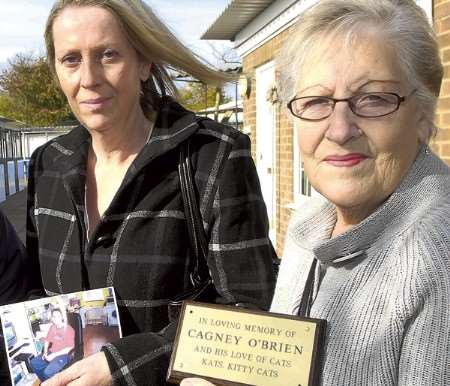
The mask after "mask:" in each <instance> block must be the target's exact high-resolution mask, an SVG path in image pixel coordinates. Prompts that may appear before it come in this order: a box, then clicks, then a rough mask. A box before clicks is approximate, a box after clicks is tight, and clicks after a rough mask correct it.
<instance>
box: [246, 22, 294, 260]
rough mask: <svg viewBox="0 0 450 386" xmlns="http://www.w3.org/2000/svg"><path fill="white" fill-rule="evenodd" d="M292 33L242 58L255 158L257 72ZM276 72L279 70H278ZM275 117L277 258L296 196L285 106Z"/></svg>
mask: <svg viewBox="0 0 450 386" xmlns="http://www.w3.org/2000/svg"><path fill="white" fill-rule="evenodd" d="M288 34H289V30H286V31H284V32H282V33H281V34H279V35H277V36H276V37H275V38H273V39H271V40H270V41H268V42H267V43H266V44H264V45H262V46H261V47H259V48H258V49H256V50H255V51H253V52H252V53H250V54H249V55H247V56H246V57H244V59H243V71H244V73H245V75H247V76H248V77H249V78H250V79H251V93H250V96H249V98H248V99H244V126H245V127H246V128H248V129H250V130H251V138H252V154H253V157H254V158H255V149H256V79H255V70H256V68H258V67H259V66H261V65H263V64H265V63H267V62H270V61H271V60H273V59H275V57H276V56H277V54H278V52H279V50H280V48H281V46H282V44H283V42H284V40H285V39H286V37H287V36H288ZM275 72H276V73H277V72H278V69H277V68H275ZM275 114H276V123H277V124H276V126H277V127H276V149H277V150H276V153H277V158H276V161H275V165H274V167H275V181H274V182H275V184H276V212H277V219H276V227H277V229H276V233H277V245H276V246H275V247H276V250H277V253H278V255H279V256H280V255H281V252H282V250H283V245H284V235H285V233H286V229H287V225H288V222H289V217H290V212H291V210H290V209H288V208H287V207H286V206H287V205H288V204H291V203H292V202H293V200H294V196H293V167H294V160H293V129H292V125H291V123H290V121H289V120H288V111H287V109H286V107H285V104H280V103H278V104H275Z"/></svg>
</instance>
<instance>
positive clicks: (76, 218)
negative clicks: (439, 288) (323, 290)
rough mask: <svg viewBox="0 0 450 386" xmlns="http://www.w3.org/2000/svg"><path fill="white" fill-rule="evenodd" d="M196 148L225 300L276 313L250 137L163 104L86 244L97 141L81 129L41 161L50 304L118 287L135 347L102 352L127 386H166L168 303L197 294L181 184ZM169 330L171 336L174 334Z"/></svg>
mask: <svg viewBox="0 0 450 386" xmlns="http://www.w3.org/2000/svg"><path fill="white" fill-rule="evenodd" d="M187 138H192V140H191V152H192V164H193V170H194V171H195V182H196V185H197V190H198V192H199V198H198V199H199V203H200V211H201V213H202V218H203V222H204V227H205V231H206V234H207V236H208V238H209V256H208V265H209V269H210V271H211V275H212V278H213V281H214V284H215V286H216V289H217V291H218V293H219V294H220V296H221V297H223V299H222V300H221V301H224V302H231V303H235V302H249V303H253V304H256V305H257V306H259V307H260V308H263V309H266V308H268V307H269V304H270V300H271V297H272V292H273V287H274V274H273V270H272V258H273V257H274V251H273V248H272V245H271V243H270V241H269V239H268V221H267V215H266V208H265V205H264V202H263V200H262V196H261V191H260V186H259V181H258V177H257V174H256V170H255V167H254V164H253V161H252V159H251V156H250V151H249V147H250V141H249V139H248V137H247V136H245V135H243V134H242V133H240V132H238V131H236V130H234V129H233V128H231V127H228V126H224V125H220V124H217V123H216V122H213V121H211V120H203V121H201V122H199V121H198V119H197V118H196V117H195V115H194V114H193V113H190V112H187V111H186V110H184V109H183V108H181V107H180V106H179V105H178V104H176V103H175V102H173V101H171V100H168V99H166V100H165V101H164V103H163V104H162V107H161V111H160V113H159V116H158V120H157V123H156V125H155V129H154V130H153V134H152V138H151V139H150V141H149V142H148V144H147V145H146V146H145V147H144V149H143V150H142V151H141V153H140V154H139V155H138V157H137V158H136V159H135V161H134V162H133V164H132V165H131V166H130V168H129V170H128V172H127V174H126V175H125V177H124V181H123V183H122V185H121V186H120V188H119V190H118V192H117V194H116V196H115V198H114V200H113V202H112V203H111V205H110V207H109V208H108V209H107V211H106V212H105V214H104V215H103V217H102V219H101V222H100V224H99V225H98V227H97V228H96V229H95V230H94V232H93V234H92V236H91V238H90V240H87V239H86V224H85V213H84V209H85V208H84V187H85V178H86V170H85V168H86V156H87V152H88V148H89V144H90V136H89V134H88V132H87V131H86V130H85V129H84V128H83V127H78V128H76V129H74V130H73V131H72V132H70V133H69V134H67V135H65V136H62V137H59V138H57V139H55V140H53V141H52V142H50V143H48V144H46V145H44V146H42V147H41V148H39V149H38V150H36V152H35V153H34V155H33V156H32V160H31V164H30V181H29V189H28V194H29V196H28V220H27V249H28V252H29V254H30V256H32V257H33V258H34V261H38V260H39V262H40V272H41V276H42V282H43V286H44V288H45V290H46V292H47V294H49V295H52V294H55V293H67V292H72V291H79V290H82V289H87V288H99V287H105V286H114V288H115V290H116V293H117V296H118V302H119V306H120V317H121V322H122V327H123V332H124V336H125V338H123V339H121V340H120V341H118V342H115V343H114V344H112V345H107V346H105V348H104V352H105V353H106V355H107V357H108V361H109V364H110V367H111V370H112V373H113V376H114V380H115V382H116V384H120V385H122V384H123V385H135V384H137V385H144V384H151V385H158V384H164V381H163V379H164V377H165V372H166V369H167V365H168V355H169V354H170V340H171V339H172V338H173V337H171V335H173V331H174V328H166V329H165V333H160V334H158V333H156V332H157V331H160V330H161V329H163V328H164V327H166V326H167V325H168V323H169V321H168V316H167V315H168V313H167V304H168V302H169V300H170V299H172V298H174V297H175V296H176V295H177V294H179V293H181V292H183V291H184V290H186V289H188V288H189V256H190V250H189V249H190V245H189V238H188V232H187V226H186V220H185V217H184V211H183V202H182V196H181V192H180V184H179V177H178V170H177V167H178V154H179V145H180V143H182V142H183V141H185V140H186V139H187ZM169 331H170V333H169Z"/></svg>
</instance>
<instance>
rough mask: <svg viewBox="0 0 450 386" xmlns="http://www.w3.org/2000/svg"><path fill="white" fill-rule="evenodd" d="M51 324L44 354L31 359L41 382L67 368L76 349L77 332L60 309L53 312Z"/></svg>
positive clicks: (45, 341)
mask: <svg viewBox="0 0 450 386" xmlns="http://www.w3.org/2000/svg"><path fill="white" fill-rule="evenodd" d="M51 322H52V325H51V326H50V329H49V330H48V333H47V336H46V338H45V340H44V350H43V352H42V354H41V355H38V356H36V357H34V358H32V359H31V368H32V369H33V371H34V372H35V374H36V375H37V376H38V377H39V379H40V380H41V381H45V380H46V379H49V378H51V377H52V376H53V375H55V374H56V373H58V372H60V371H61V370H62V369H63V368H64V367H66V366H67V365H68V364H69V363H70V362H71V359H72V357H71V355H70V352H71V351H72V350H73V349H74V347H75V331H74V329H73V328H72V327H71V326H70V325H69V324H68V323H67V321H66V319H65V317H64V314H63V311H61V309H60V308H54V309H53V310H52V311H51Z"/></svg>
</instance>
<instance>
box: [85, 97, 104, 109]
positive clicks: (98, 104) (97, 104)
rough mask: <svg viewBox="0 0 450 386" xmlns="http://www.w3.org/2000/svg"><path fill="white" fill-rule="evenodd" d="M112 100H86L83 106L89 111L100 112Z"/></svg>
mask: <svg viewBox="0 0 450 386" xmlns="http://www.w3.org/2000/svg"><path fill="white" fill-rule="evenodd" d="M110 99H111V98H95V99H86V100H84V101H83V102H81V104H82V105H83V106H86V107H88V108H89V109H92V110H98V109H101V108H103V107H105V106H106V105H107V103H108V101H109V100H110Z"/></svg>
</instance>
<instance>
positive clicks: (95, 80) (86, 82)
mask: <svg viewBox="0 0 450 386" xmlns="http://www.w3.org/2000/svg"><path fill="white" fill-rule="evenodd" d="M98 67H99V64H98V63H96V62H95V61H93V60H85V61H83V62H82V63H81V75H80V76H81V80H80V81H81V86H82V87H84V88H93V87H96V86H98V85H99V84H100V78H101V71H100V69H99V68H98Z"/></svg>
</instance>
